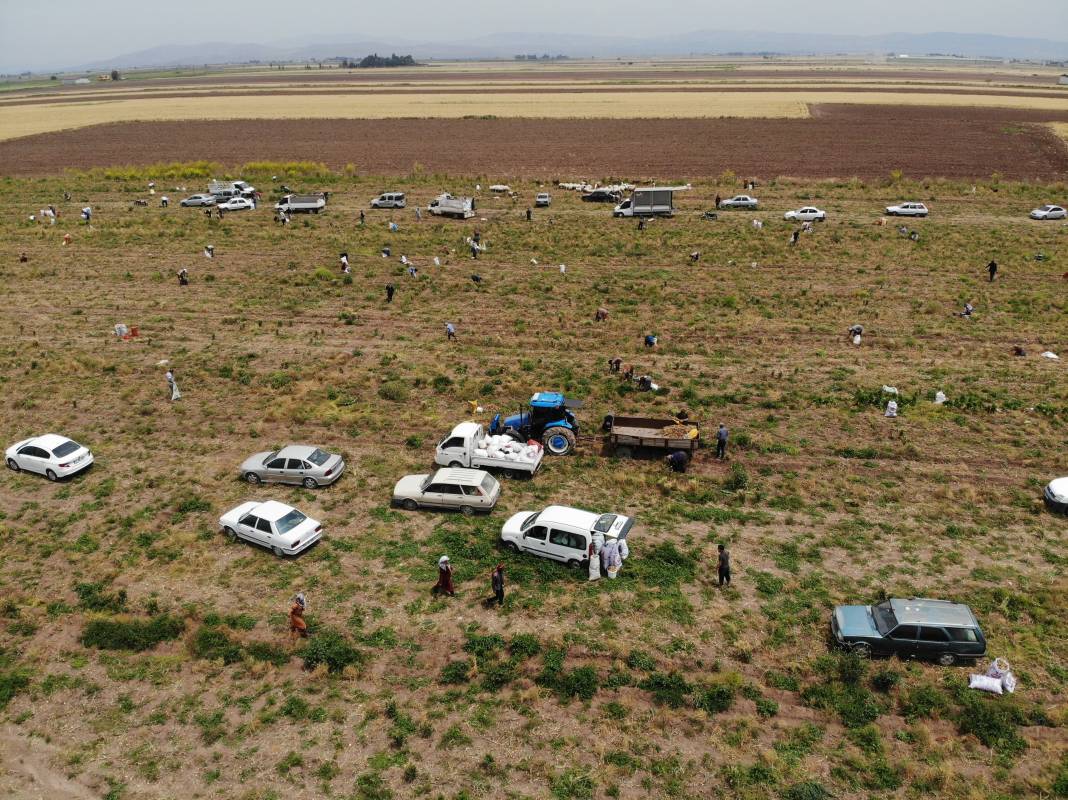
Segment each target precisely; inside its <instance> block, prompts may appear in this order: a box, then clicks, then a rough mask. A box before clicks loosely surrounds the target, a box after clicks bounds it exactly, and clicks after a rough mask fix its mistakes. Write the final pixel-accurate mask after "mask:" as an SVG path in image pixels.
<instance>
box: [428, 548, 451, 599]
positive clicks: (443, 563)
mask: <svg viewBox="0 0 1068 800" xmlns="http://www.w3.org/2000/svg"><path fill="white" fill-rule="evenodd" d="M432 592H433V593H434V594H447V595H448V596H449V597H455V596H456V590H455V589H454V588H453V585H452V565H451V564H450V563H449V557H448V556H442V557H441V558H439V559H438V582H437V583H435V584H434V588H433V589H432Z"/></svg>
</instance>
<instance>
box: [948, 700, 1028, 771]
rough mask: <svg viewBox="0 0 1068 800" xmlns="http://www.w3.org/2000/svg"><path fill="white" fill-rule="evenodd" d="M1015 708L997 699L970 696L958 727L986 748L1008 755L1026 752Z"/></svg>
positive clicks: (959, 719)
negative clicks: (1017, 725)
mask: <svg viewBox="0 0 1068 800" xmlns="http://www.w3.org/2000/svg"><path fill="white" fill-rule="evenodd" d="M1016 724H1017V720H1016V718H1015V709H1013V708H1012V707H1011V706H1007V705H1004V704H1003V701H1002V702H999V701H998V700H996V699H994V698H989V697H974V696H967V697H965V698H964V703H963V705H962V707H961V710H960V712H959V713H958V715H957V728H958V730H960V732H961V733H964V734H969V733H970V734H972V735H973V736H975V737H976V738H977V739H978V740H979V741H980V742H982V743H983V744H985V745H986V746H987V747H989V748H991V749H993V750H997V751H998V752H999V753H1002V754H1004V755H1008V756H1014V755H1019V754H1020V753H1022V752H1023V751H1024V750H1026V749H1027V741H1026V740H1025V739H1024V738H1023V737H1021V736H1020V734H1019V732H1018V731H1017V730H1016Z"/></svg>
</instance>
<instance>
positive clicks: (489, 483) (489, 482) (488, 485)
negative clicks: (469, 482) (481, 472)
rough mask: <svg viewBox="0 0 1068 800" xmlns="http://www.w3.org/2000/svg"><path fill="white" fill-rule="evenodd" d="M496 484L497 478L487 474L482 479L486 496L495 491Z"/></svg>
mask: <svg viewBox="0 0 1068 800" xmlns="http://www.w3.org/2000/svg"><path fill="white" fill-rule="evenodd" d="M496 482H497V480H496V478H494V477H493V476H492V475H490V474H488V473H487V474H486V476H485V477H484V478H483V479H482V491H484V492H485V493H486V494H489V493H490V492H492V491H493V484H495V483H496Z"/></svg>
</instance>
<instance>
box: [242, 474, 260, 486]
mask: <svg viewBox="0 0 1068 800" xmlns="http://www.w3.org/2000/svg"><path fill="white" fill-rule="evenodd" d="M261 480H262V479H261V478H260V476H259V475H257V474H256V473H255V472H246V473H245V481H246V482H247V483H251V484H252V485H253V486H257V485H259V483H260V481H261Z"/></svg>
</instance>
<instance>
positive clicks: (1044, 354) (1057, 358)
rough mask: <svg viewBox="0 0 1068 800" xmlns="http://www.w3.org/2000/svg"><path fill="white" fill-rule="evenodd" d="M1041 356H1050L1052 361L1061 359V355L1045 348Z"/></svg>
mask: <svg viewBox="0 0 1068 800" xmlns="http://www.w3.org/2000/svg"><path fill="white" fill-rule="evenodd" d="M1042 357H1043V358H1051V359H1053V360H1054V361H1060V359H1061V357H1060V356H1059V355H1057V354H1056V353H1054V352H1052V351H1050V350H1047V351H1046V352H1045V353H1043V354H1042Z"/></svg>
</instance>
